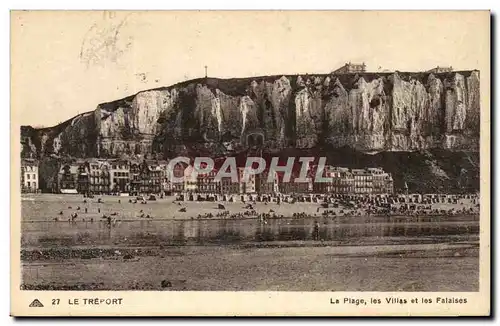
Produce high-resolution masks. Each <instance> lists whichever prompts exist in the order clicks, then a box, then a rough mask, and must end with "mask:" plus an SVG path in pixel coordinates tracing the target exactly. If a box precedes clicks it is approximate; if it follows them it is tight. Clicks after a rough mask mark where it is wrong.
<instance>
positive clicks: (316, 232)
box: [314, 221, 319, 240]
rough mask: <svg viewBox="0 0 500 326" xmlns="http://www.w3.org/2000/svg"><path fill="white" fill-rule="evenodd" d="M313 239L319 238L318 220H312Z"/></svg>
mask: <svg viewBox="0 0 500 326" xmlns="http://www.w3.org/2000/svg"><path fill="white" fill-rule="evenodd" d="M314 240H319V222H318V221H315V222H314Z"/></svg>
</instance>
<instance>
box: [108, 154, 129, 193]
mask: <svg viewBox="0 0 500 326" xmlns="http://www.w3.org/2000/svg"><path fill="white" fill-rule="evenodd" d="M110 165H111V169H110V170H109V173H110V180H111V184H110V188H111V191H112V192H114V193H128V192H129V191H130V163H129V162H128V161H126V160H116V161H112V162H111V163H110Z"/></svg>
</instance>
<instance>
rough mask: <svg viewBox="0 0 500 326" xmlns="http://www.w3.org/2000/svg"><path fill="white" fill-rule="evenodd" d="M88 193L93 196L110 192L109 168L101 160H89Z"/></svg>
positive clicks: (106, 163)
mask: <svg viewBox="0 0 500 326" xmlns="http://www.w3.org/2000/svg"><path fill="white" fill-rule="evenodd" d="M89 165H90V178H89V181H90V183H89V191H90V192H91V193H94V194H107V193H109V192H110V190H111V187H110V186H111V180H110V172H109V170H110V166H109V163H108V162H106V161H102V160H91V161H90V162H89Z"/></svg>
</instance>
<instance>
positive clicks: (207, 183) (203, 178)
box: [196, 169, 222, 194]
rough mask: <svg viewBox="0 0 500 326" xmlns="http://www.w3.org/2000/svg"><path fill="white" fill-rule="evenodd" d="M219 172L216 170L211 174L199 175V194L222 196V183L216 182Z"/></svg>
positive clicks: (197, 179)
mask: <svg viewBox="0 0 500 326" xmlns="http://www.w3.org/2000/svg"><path fill="white" fill-rule="evenodd" d="M216 175H217V171H216V170H215V169H214V170H212V171H210V172H209V173H204V174H198V175H197V178H196V181H197V192H199V193H209V194H220V193H221V191H222V187H221V186H222V183H221V181H220V180H216V179H215V176H216Z"/></svg>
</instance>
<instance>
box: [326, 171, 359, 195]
mask: <svg viewBox="0 0 500 326" xmlns="http://www.w3.org/2000/svg"><path fill="white" fill-rule="evenodd" d="M325 172H326V173H325V175H326V177H328V178H331V182H328V183H319V185H324V186H323V187H324V191H321V192H322V193H332V194H350V193H354V176H353V174H352V172H351V171H349V169H348V168H343V167H332V166H327V167H325Z"/></svg>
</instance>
